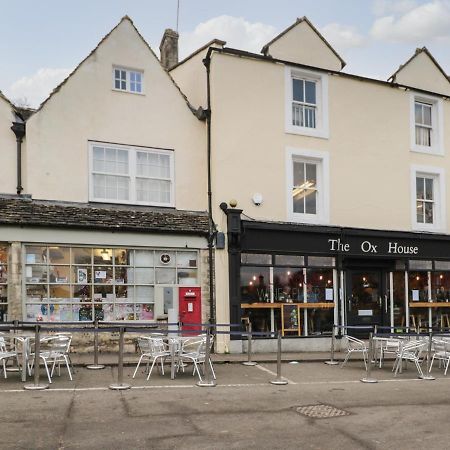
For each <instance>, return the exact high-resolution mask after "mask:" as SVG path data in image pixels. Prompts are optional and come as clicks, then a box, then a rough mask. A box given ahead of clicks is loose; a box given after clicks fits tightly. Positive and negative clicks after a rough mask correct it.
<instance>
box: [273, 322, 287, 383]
mask: <svg viewBox="0 0 450 450" xmlns="http://www.w3.org/2000/svg"><path fill="white" fill-rule="evenodd" d="M277 344H278V345H277V377H276V378H275V380H272V381H270V384H276V385H281V384H288V381H287V380H286V379H284V378H282V377H281V331H280V330H278V342H277Z"/></svg>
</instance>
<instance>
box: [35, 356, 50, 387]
mask: <svg viewBox="0 0 450 450" xmlns="http://www.w3.org/2000/svg"><path fill="white" fill-rule="evenodd" d="M42 360H43V361H44V366H45V371H46V372H47V377H48V382H49V383H50V384H51V383H52V377H51V376H50V372H49V370H48V364H47V360H46V359H45V358H42ZM37 370H39V367H38V369H37Z"/></svg>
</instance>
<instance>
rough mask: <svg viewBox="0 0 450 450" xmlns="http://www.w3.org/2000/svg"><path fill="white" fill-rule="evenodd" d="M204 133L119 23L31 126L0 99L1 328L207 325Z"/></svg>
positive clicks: (136, 38) (131, 30)
mask: <svg viewBox="0 0 450 450" xmlns="http://www.w3.org/2000/svg"><path fill="white" fill-rule="evenodd" d="M177 38H178V35H176V33H173V32H167V33H166V35H165V37H164V38H163V41H162V46H163V47H164V46H166V47H167V46H169V47H170V46H171V45H172V46H173V43H174V42H176V39H177ZM166 53H168V54H169V55H170V52H166ZM169 63H170V61H169ZM25 113H28V114H26V115H27V116H28V115H29V113H30V111H25ZM25 119H27V120H26V121H25ZM11 127H13V131H14V133H13V132H12V131H11ZM174 129H176V132H174ZM204 129H205V126H204V123H203V122H202V121H201V120H199V119H198V118H197V116H196V115H195V111H194V110H193V109H192V107H191V105H190V104H189V102H188V101H187V99H186V97H185V96H184V95H183V94H182V93H181V92H180V89H179V88H178V86H177V85H176V84H175V82H174V80H173V79H172V78H171V76H170V75H169V74H168V72H167V70H166V69H165V67H163V66H162V65H161V63H160V61H159V60H158V58H157V57H156V56H155V54H154V53H153V51H152V50H151V49H150V47H149V46H148V45H147V43H146V42H145V41H144V39H143V38H142V36H141V35H140V34H139V32H138V31H137V30H136V28H135V27H134V25H133V23H132V21H131V20H130V19H129V18H128V17H124V18H123V19H122V20H121V21H120V23H119V24H118V25H117V26H116V27H115V28H114V29H113V30H112V31H111V32H110V33H108V34H107V35H106V36H105V37H104V38H103V39H102V41H101V42H100V43H99V44H98V46H97V47H96V48H95V49H94V50H93V51H92V52H91V53H90V54H89V55H88V56H87V57H86V58H85V59H84V60H83V61H82V62H81V63H80V64H79V65H78V67H77V68H76V69H75V70H74V71H73V72H72V73H71V74H70V75H69V76H68V78H67V79H66V80H64V81H63V82H62V83H61V84H60V85H59V86H58V87H57V88H56V89H55V90H54V92H53V93H52V94H51V95H50V96H49V98H47V100H45V102H44V103H43V104H41V106H40V107H39V108H38V109H37V110H36V111H34V112H32V114H31V116H29V117H24V111H23V110H19V109H18V108H15V107H14V106H13V105H11V103H10V102H9V101H8V100H7V99H6V98H4V97H3V96H1V98H0V139H1V143H2V145H1V147H2V153H1V156H0V158H1V167H2V177H1V180H0V191H1V193H2V195H1V198H0V242H1V246H0V285H1V287H0V292H1V294H0V298H1V299H2V302H3V303H2V307H1V308H2V318H3V320H5V319H9V320H12V319H19V320H26V321H59V320H61V321H83V320H93V319H94V318H97V319H99V320H105V321H116V320H140V321H156V320H171V321H178V306H179V302H180V309H181V310H182V311H185V314H186V316H185V318H184V320H185V321H186V320H187V321H190V322H192V321H195V322H199V321H201V320H207V319H208V317H209V314H210V306H209V303H210V302H209V294H210V288H209V269H208V265H209V259H208V249H207V246H208V239H207V238H208V215H207V213H206V193H205V185H204V183H205V180H206V160H205V158H204V154H205V138H204ZM14 134H16V136H17V142H16V138H15V135H14ZM16 168H17V169H16ZM186 293H188V294H189V295H188V296H185V294H186ZM175 310H176V313H174V311H175Z"/></svg>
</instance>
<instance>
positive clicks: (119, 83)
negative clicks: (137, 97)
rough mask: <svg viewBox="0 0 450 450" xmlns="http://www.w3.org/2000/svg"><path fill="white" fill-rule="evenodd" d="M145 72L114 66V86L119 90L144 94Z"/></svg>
mask: <svg viewBox="0 0 450 450" xmlns="http://www.w3.org/2000/svg"><path fill="white" fill-rule="evenodd" d="M142 78H143V73H142V72H140V71H138V70H129V69H124V68H122V67H114V68H113V88H114V89H115V90H118V91H125V92H132V93H133V94H142Z"/></svg>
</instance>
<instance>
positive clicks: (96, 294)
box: [24, 245, 198, 322]
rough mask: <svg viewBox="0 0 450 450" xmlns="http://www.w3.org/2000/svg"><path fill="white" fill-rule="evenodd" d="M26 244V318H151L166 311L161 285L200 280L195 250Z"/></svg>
mask: <svg viewBox="0 0 450 450" xmlns="http://www.w3.org/2000/svg"><path fill="white" fill-rule="evenodd" d="M25 249H26V251H25V255H26V256H25V261H26V268H25V273H26V275H25V286H26V290H25V291H26V298H25V308H24V310H25V313H24V315H25V318H26V319H27V320H36V321H44V322H48V321H91V320H93V319H94V318H97V319H99V320H106V321H113V320H148V321H154V320H157V319H158V316H160V315H163V314H166V313H167V311H166V308H167V306H166V305H165V304H164V294H162V286H161V285H164V286H166V285H189V286H193V285H194V286H195V285H197V281H198V254H197V252H196V251H193V250H184V251H183V250H179V251H178V250H177V251H175V250H155V249H150V248H137V249H132V248H123V247H122V248H108V247H106V248H100V247H99V248H92V247H65V246H47V245H27V246H26V247H25ZM158 292H159V294H158Z"/></svg>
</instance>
